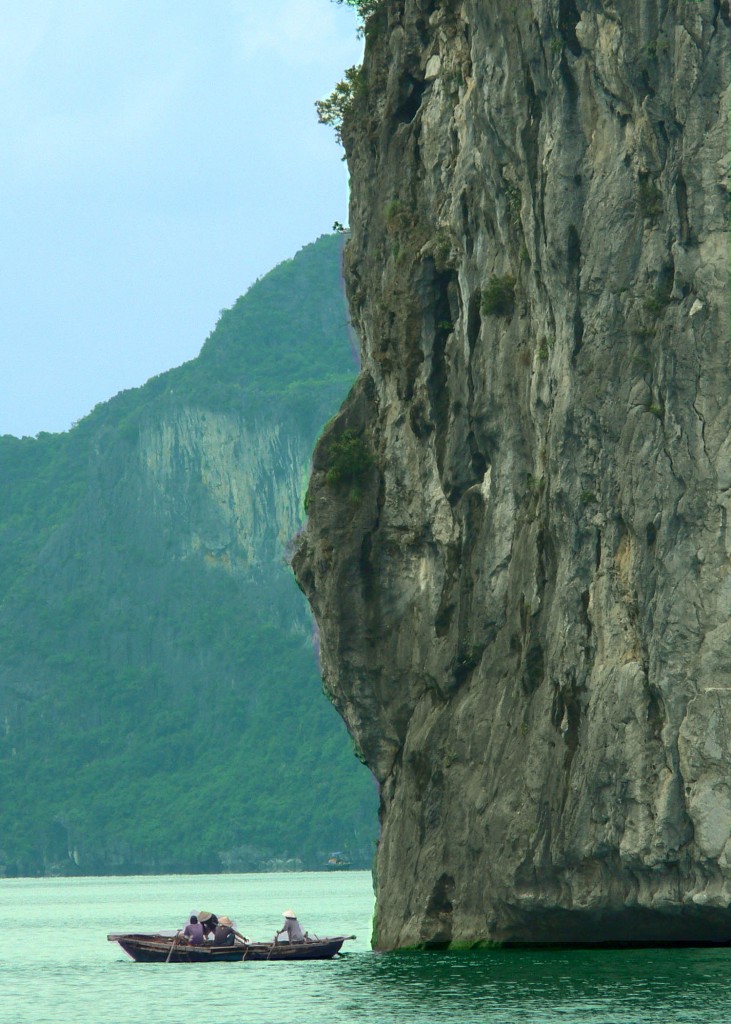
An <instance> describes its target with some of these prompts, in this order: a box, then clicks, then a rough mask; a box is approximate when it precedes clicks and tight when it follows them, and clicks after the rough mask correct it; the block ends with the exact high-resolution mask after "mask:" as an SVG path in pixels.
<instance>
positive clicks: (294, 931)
mask: <svg viewBox="0 0 731 1024" xmlns="http://www.w3.org/2000/svg"><path fill="white" fill-rule="evenodd" d="M283 916H284V927H283V928H280V929H279V931H278V932H276V934H275V936H274V941H275V942H277V940H278V939H279V936H280V935H284V934H285V933H286V935H287V938H286V939H283V940H282V941H283V942H304V940H305V933H304V932H303V931H302V926H301V925H300V923H299V921H298V920H297V915H296V914H295V912H294V910H285V911H284V915H283Z"/></svg>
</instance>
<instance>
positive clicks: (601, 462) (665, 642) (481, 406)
mask: <svg viewBox="0 0 731 1024" xmlns="http://www.w3.org/2000/svg"><path fill="white" fill-rule="evenodd" d="M730 28H731V18H730V17H729V5H728V3H727V2H726V0H723V2H721V0H702V2H698V3H695V2H686V0H532V2H530V3H524V4H515V3H508V2H507V0H495V2H491V3H487V2H485V0H463V2H459V0H442V2H433V0H400V2H399V0H395V2H393V3H387V4H383V5H382V7H381V9H380V11H379V12H378V13H377V14H376V15H374V16H373V17H372V19H371V21H370V23H369V25H368V27H367V33H366V36H367V47H366V57H365V63H364V69H363V72H362V77H361V79H360V80H359V81H358V83H357V89H356V91H355V96H354V99H353V104H352V110H351V113H350V114H349V116H348V117H346V122H345V127H344V131H343V136H344V139H345V142H346V149H347V153H348V159H349V164H350V168H351V173H352V204H351V229H352V240H351V242H350V244H349V247H348V257H347V277H348V288H349V296H350V302H351V309H352V313H353V316H354V320H355V322H356V324H357V325H358V327H359V329H360V332H361V336H362V341H363V369H362V373H361V377H360V380H359V384H358V386H357V388H356V389H355V390H354V391H353V393H352V394H351V397H350V399H349V400H348V402H347V403H346V404H345V406H344V407H343V410H342V411H341V414H340V416H339V418H338V419H337V420H336V421H335V422H334V423H333V424H331V425H330V428H329V429H328V431H327V432H326V434H325V436H324V438H323V440H322V441H321V443H320V447H319V449H318V452H317V454H316V458H315V468H314V473H313V477H312V481H311V484H310V505H309V507H310V521H309V525H308V528H307V532H306V535H305V537H304V539H303V541H302V543H301V546H300V549H299V552H298V555H297V559H296V562H295V564H296V570H297V573H298V578H299V581H300V584H301V586H302V587H303V589H304V590H305V591H306V593H307V594H308V596H309V599H310V601H311V604H312V607H313V609H314V611H315V614H316V617H317V620H318V622H319V625H320V636H321V653H322V660H323V666H324V672H325V679H326V685H327V687H328V688H329V689H330V691H331V692H332V693H333V696H334V700H335V702H336V704H337V705H338V707H339V709H340V711H341V713H342V714H343V716H344V718H345V720H346V722H347V723H348V727H349V728H350V730H351V731H352V733H353V734H354V736H355V738H356V741H357V743H358V745H359V747H360V749H361V750H362V752H363V754H364V756H365V758H366V760H367V762H368V764H369V765H370V766H371V768H372V769H373V771H374V772H375V774H376V775H377V777H378V779H379V781H380V784H381V823H382V834H381V840H380V845H379V851H378V863H377V894H378V911H377V919H376V925H375V935H374V941H375V943H376V945H378V946H380V947H393V946H405V945H411V944H419V943H426V944H429V943H448V942H467V943H471V942H475V941H480V940H497V941H519V942H520V941H549V942H553V941H579V942H581V941H596V940H602V939H604V940H619V939H623V940H628V939H649V940H652V939H657V938H662V939H671V938H678V939H694V938H695V939H698V938H713V939H728V938H731V912H730V911H729V910H728V906H729V903H731V624H730V621H729V620H730V617H731V614H730V613H731V575H730V573H729V567H730V566H731V532H730V527H729V513H730V512H731V401H730V400H729V396H731V347H730V344H729V322H728V300H729V286H728V271H729V261H728V181H727V175H728V166H729V146H728V138H729V126H728V109H729V80H728V68H729V38H730V35H731V33H730ZM345 431H352V432H353V434H354V435H355V436H360V437H361V439H362V441H363V443H364V444H367V446H368V447H369V449H370V451H371V454H372V458H373V465H372V466H371V468H370V469H368V470H367V472H363V473H362V474H361V481H360V487H359V491H358V494H357V495H356V498H357V499H358V500H354V499H353V495H352V494H351V493H350V492H349V490H348V488H347V487H346V486H342V485H340V486H338V485H334V484H333V482H332V479H330V482H328V467H329V465H330V461H329V460H330V459H331V452H332V450H333V449H332V446H333V444H334V443H335V441H336V440H337V438H338V437H342V436H343V434H344V432H345Z"/></svg>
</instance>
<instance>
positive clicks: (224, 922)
mask: <svg viewBox="0 0 731 1024" xmlns="http://www.w3.org/2000/svg"><path fill="white" fill-rule="evenodd" d="M235 941H236V932H235V931H234V926H233V921H232V920H231V918H230V917H219V919H218V924H217V925H216V932H215V935H214V936H213V943H214V945H215V946H233V944H234V942H235Z"/></svg>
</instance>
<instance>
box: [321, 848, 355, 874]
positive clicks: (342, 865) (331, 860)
mask: <svg viewBox="0 0 731 1024" xmlns="http://www.w3.org/2000/svg"><path fill="white" fill-rule="evenodd" d="M349 868H350V857H348V855H347V854H345V853H341V852H340V850H335V852H334V853H331V854H330V856H329V857H328V858H327V860H326V861H325V870H326V871H347V870H348V869H349Z"/></svg>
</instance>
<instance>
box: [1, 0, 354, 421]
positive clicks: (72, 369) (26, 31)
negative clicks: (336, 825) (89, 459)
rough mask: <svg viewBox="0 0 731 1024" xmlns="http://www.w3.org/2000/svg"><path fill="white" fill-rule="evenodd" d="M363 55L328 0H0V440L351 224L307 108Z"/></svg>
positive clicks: (100, 392)
mask: <svg viewBox="0 0 731 1024" xmlns="http://www.w3.org/2000/svg"><path fill="white" fill-rule="evenodd" d="M360 52H361V42H360V40H359V39H358V38H357V36H356V20H355V16H354V14H353V12H352V11H351V10H350V9H349V8H347V7H339V6H337V5H336V4H334V3H332V2H331V0H0V137H1V139H2V152H3V158H2V161H0V194H1V195H2V197H3V199H2V204H0V225H1V231H2V243H3V244H2V247H0V434H3V433H12V434H16V435H22V434H31V435H33V434H36V433H38V432H39V431H41V430H47V431H57V430H66V429H68V427H69V426H70V425H71V423H72V422H73V421H75V420H77V419H80V418H81V417H82V416H84V415H85V414H86V413H87V412H89V411H90V410H91V409H92V407H93V406H94V405H95V404H96V403H97V402H100V401H103V400H105V399H107V398H109V397H111V396H112V395H114V394H116V393H117V392H118V391H120V390H122V389H124V388H128V387H134V386H136V385H138V384H142V383H143V382H144V381H145V380H147V379H148V378H149V377H150V376H152V375H154V374H156V373H160V372H161V371H163V370H166V369H169V368H170V367H172V366H177V365H179V364H180V363H181V362H184V361H185V360H186V359H190V358H192V357H193V356H195V355H196V354H197V352H198V351H199V349H200V347H201V345H202V343H203V341H204V340H205V338H206V335H207V334H208V333H209V332H210V330H211V329H212V328H213V326H214V324H215V322H216V319H217V317H218V313H219V310H220V309H221V308H223V307H227V306H230V305H232V304H233V302H234V301H235V300H236V298H237V297H238V296H239V295H240V294H242V293H243V292H244V291H245V290H246V288H247V287H248V286H249V285H250V284H251V283H252V282H253V281H254V280H256V278H257V277H259V276H261V275H262V274H264V273H266V272H267V271H268V270H270V269H271V268H272V267H273V266H274V265H275V264H276V263H278V262H280V261H281V260H283V259H286V258H288V257H289V256H292V255H294V253H295V252H296V251H297V250H298V249H299V248H301V247H302V246H303V245H305V244H307V243H308V242H310V241H313V240H314V239H315V238H316V237H318V236H319V235H320V234H322V233H323V232H326V231H329V230H330V229H331V227H332V224H333V221H334V220H338V221H343V222H345V221H346V220H347V177H346V171H345V164H344V163H343V162H342V160H341V151H340V149H339V148H338V146H337V145H336V143H335V141H334V136H333V133H332V131H331V130H330V129H328V128H326V127H324V126H322V125H319V124H318V123H317V116H316V113H315V109H314V101H315V100H316V99H318V98H320V97H322V96H325V95H326V94H327V93H328V92H329V91H330V90H331V88H332V87H333V85H334V84H335V82H336V81H337V80H338V79H339V78H340V77H342V71H343V69H344V68H345V67H348V66H350V65H352V64H354V63H357V62H358V60H359V59H360Z"/></svg>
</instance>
